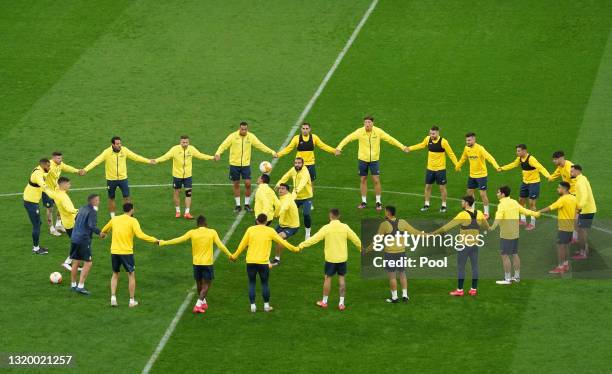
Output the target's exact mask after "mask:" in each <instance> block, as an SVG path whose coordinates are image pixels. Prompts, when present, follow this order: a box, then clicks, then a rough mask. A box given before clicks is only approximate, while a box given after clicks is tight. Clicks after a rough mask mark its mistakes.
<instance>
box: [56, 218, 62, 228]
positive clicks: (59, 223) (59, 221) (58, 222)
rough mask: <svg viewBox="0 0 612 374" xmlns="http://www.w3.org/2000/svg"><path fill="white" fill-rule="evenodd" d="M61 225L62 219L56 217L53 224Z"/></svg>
mask: <svg viewBox="0 0 612 374" xmlns="http://www.w3.org/2000/svg"><path fill="white" fill-rule="evenodd" d="M61 225H62V220H61V219H59V218H58V219H57V220H56V221H55V226H61Z"/></svg>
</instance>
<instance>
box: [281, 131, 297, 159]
mask: <svg viewBox="0 0 612 374" xmlns="http://www.w3.org/2000/svg"><path fill="white" fill-rule="evenodd" d="M298 141H299V140H298V136H297V135H296V136H294V137H293V138H291V141H290V142H289V144H287V146H286V147H285V148H283V149H281V150H280V151H278V153H277V155H278V157H283V156H286V155H288V154H289V153H291V151H293V150H294V149H295V147H297V145H298Z"/></svg>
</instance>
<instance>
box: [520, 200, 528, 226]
mask: <svg viewBox="0 0 612 374" xmlns="http://www.w3.org/2000/svg"><path fill="white" fill-rule="evenodd" d="M518 202H519V204H521V206H522V207H523V208H524V207H525V203H526V202H527V199H526V198H524V197H519V200H518ZM519 225H521V226H525V225H527V217H526V216H525V215H524V214H521V218H520V221H519Z"/></svg>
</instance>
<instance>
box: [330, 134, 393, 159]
mask: <svg viewBox="0 0 612 374" xmlns="http://www.w3.org/2000/svg"><path fill="white" fill-rule="evenodd" d="M355 140H357V141H359V150H358V151H357V158H358V159H360V160H361V161H365V162H373V161H378V160H379V159H380V141H381V140H384V141H385V142H387V143H389V144H391V145H394V146H396V147H397V148H399V149H404V148H405V145H403V144H402V143H400V142H399V141H398V140H397V139H395V138H394V137H392V136H391V135H389V134H387V133H386V132H384V131H383V130H382V129H380V128H378V127H376V126H373V127H372V130H371V131H366V129H365V128H364V127H361V128H359V129H357V130H355V131H353V132H352V133H350V134H349V135H347V136H346V137H345V138H344V139H342V141H341V142H340V144H338V147H336V148H338V149H340V150H342V148H344V147H345V146H346V145H347V144H348V143H350V142H352V141H355Z"/></svg>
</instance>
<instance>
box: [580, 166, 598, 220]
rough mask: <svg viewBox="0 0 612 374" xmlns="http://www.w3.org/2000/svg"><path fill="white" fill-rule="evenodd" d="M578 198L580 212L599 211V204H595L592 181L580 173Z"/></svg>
mask: <svg viewBox="0 0 612 374" xmlns="http://www.w3.org/2000/svg"><path fill="white" fill-rule="evenodd" d="M575 179H576V199H577V200H578V201H577V203H578V209H580V214H590V213H597V205H595V197H594V196H593V190H591V183H589V180H588V179H587V177H585V176H584V175H582V174H580V175H579V176H577V177H576V178H575Z"/></svg>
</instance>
